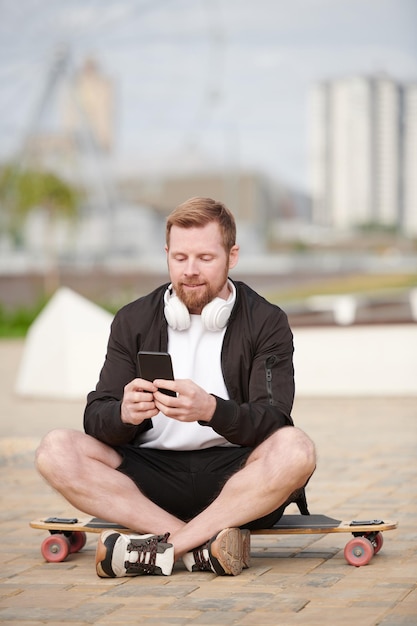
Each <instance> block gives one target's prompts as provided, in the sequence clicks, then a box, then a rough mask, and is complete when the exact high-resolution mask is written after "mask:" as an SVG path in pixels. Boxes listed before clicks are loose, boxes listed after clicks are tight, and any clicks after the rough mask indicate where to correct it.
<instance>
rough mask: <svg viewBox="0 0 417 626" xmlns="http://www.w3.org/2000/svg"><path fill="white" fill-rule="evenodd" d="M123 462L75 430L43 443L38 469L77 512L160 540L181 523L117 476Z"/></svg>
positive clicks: (54, 433) (56, 433)
mask: <svg viewBox="0 0 417 626" xmlns="http://www.w3.org/2000/svg"><path fill="white" fill-rule="evenodd" d="M121 461H122V459H121V457H120V455H119V454H118V453H117V452H116V451H115V450H113V448H111V447H110V446H107V445H105V444H104V443H101V442H100V441H98V440H97V439H95V438H94V437H90V436H89V435H86V434H84V433H82V432H78V431H73V430H53V431H52V432H50V433H49V434H48V435H46V437H45V438H44V439H43V441H42V443H41V445H40V446H39V448H38V450H37V454H36V466H37V469H38V471H39V472H40V474H41V475H42V476H43V477H44V478H45V479H46V480H47V482H48V483H49V484H50V485H51V486H52V487H53V488H54V489H56V490H57V491H58V492H59V493H61V494H62V495H63V496H64V497H65V498H66V500H68V502H70V503H71V504H72V505H73V506H75V507H76V508H77V509H79V510H80V511H83V512H85V513H88V514H89V515H93V516H96V517H100V518H102V519H107V520H108V519H109V517H111V519H110V520H109V521H113V522H115V523H117V524H121V525H123V526H127V527H128V528H132V529H135V530H137V531H138V532H142V533H148V532H150V533H154V534H164V533H166V532H168V531H169V532H171V533H172V532H174V531H176V530H179V529H180V528H182V527H183V526H184V522H182V521H181V520H179V519H177V518H176V517H174V516H173V515H171V514H169V513H167V512H166V511H164V510H163V509H161V508H160V507H158V506H157V505H156V504H154V503H153V502H152V501H151V500H149V499H148V498H146V497H145V496H144V495H143V494H142V493H141V492H140V491H139V489H138V488H137V486H136V485H135V483H134V482H133V481H132V480H131V479H130V478H129V477H128V476H126V475H125V474H122V473H121V472H119V471H117V470H116V468H117V467H118V466H119V465H120V463H121Z"/></svg>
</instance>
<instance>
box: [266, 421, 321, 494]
mask: <svg viewBox="0 0 417 626" xmlns="http://www.w3.org/2000/svg"><path fill="white" fill-rule="evenodd" d="M276 443H277V449H276V452H277V454H279V456H280V457H281V458H282V459H285V465H286V467H287V468H288V469H290V468H291V473H292V475H293V476H294V478H295V480H296V481H297V483H300V484H299V486H304V484H305V483H306V482H307V481H308V479H309V478H310V476H311V475H312V474H313V472H314V470H315V468H316V450H315V446H314V443H313V441H312V440H311V439H310V437H309V436H308V435H307V434H306V433H305V432H304V431H302V430H301V429H300V428H297V427H293V426H291V427H288V428H282V429H280V430H279V431H277V433H276Z"/></svg>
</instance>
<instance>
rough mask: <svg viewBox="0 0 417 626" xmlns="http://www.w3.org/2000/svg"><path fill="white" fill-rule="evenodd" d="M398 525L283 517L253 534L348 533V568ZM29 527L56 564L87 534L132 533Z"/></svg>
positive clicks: (81, 522) (65, 525) (78, 525)
mask: <svg viewBox="0 0 417 626" xmlns="http://www.w3.org/2000/svg"><path fill="white" fill-rule="evenodd" d="M397 525H398V524H397V522H394V521H382V520H380V519H374V520H352V521H342V520H338V519H334V518H333V517H328V516H327V515H283V516H282V518H281V519H280V520H279V522H278V523H277V524H275V526H273V527H272V528H266V529H261V530H253V531H252V534H253V535H306V534H307V535H308V534H317V535H322V534H327V533H351V534H352V535H353V538H352V539H350V541H348V542H347V544H346V546H345V549H344V556H345V559H346V561H347V562H348V563H349V565H355V566H356V567H360V566H361V565H367V564H368V563H369V562H370V560H371V559H372V557H373V556H374V554H377V553H378V552H379V551H380V550H381V548H382V545H383V537H382V533H383V532H384V531H387V530H394V529H395V528H397ZM30 526H31V527H32V528H37V529H39V530H47V531H49V533H50V535H49V537H47V538H46V539H44V540H43V542H42V544H41V553H42V556H43V557H44V558H45V560H46V561H49V562H53V563H58V562H60V561H64V560H65V559H66V558H67V556H68V554H71V553H75V552H78V551H79V550H81V548H83V547H84V545H85V543H86V539H87V537H86V533H88V532H90V533H101V532H102V531H104V530H107V529H110V530H115V531H117V532H133V531H132V530H130V529H128V528H126V527H124V526H119V525H117V524H114V523H112V522H106V521H104V520H102V519H98V518H96V517H80V518H76V517H74V518H60V517H49V518H44V519H38V520H33V521H32V522H30Z"/></svg>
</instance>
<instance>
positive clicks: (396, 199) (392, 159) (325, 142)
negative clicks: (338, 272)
mask: <svg viewBox="0 0 417 626" xmlns="http://www.w3.org/2000/svg"><path fill="white" fill-rule="evenodd" d="M310 111H311V153H310V164H311V179H312V180H311V182H312V197H313V220H314V222H315V223H317V224H323V225H327V226H334V227H336V228H344V229H346V228H352V227H355V226H360V225H365V224H372V223H373V224H378V225H382V226H385V227H394V228H401V229H402V230H403V231H404V232H405V233H406V234H417V217H416V214H417V183H416V182H415V176H413V174H412V172H417V146H416V138H417V86H416V85H412V86H406V85H401V84H398V83H396V82H395V81H394V80H392V79H390V78H388V77H385V76H375V77H361V76H357V77H351V78H345V79H338V80H333V81H327V82H321V83H317V84H316V85H314V87H313V90H312V97H311V106H310Z"/></svg>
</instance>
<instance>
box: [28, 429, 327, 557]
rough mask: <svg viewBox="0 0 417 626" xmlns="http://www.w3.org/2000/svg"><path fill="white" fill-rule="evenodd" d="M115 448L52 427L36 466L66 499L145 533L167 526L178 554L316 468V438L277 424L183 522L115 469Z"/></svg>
mask: <svg viewBox="0 0 417 626" xmlns="http://www.w3.org/2000/svg"><path fill="white" fill-rule="evenodd" d="M120 463H121V457H120V455H119V454H118V453H117V452H116V451H115V450H113V449H112V448H110V447H109V446H106V445H105V444H103V443H101V442H99V441H97V440H96V439H94V438H93V437H90V436H89V435H85V434H84V433H81V432H77V431H69V430H68V431H66V430H57V431H52V432H51V433H49V434H48V435H47V436H46V437H45V439H44V440H43V442H42V444H41V446H40V447H39V449H38V452H37V467H38V470H39V472H40V473H41V474H42V475H43V476H44V478H45V479H46V480H47V481H48V482H49V484H50V485H51V486H52V487H54V488H55V489H56V490H57V491H58V492H59V493H61V494H62V495H63V496H64V497H65V498H66V499H67V500H68V501H69V502H70V503H71V504H73V505H74V506H75V507H76V508H78V509H79V510H81V511H84V512H86V513H88V514H91V515H94V516H97V517H102V518H104V519H108V518H109V513H110V516H111V521H114V522H116V523H118V524H122V525H124V526H127V527H128V528H132V529H136V530H137V531H138V532H142V533H148V532H149V533H154V534H161V535H162V534H164V533H166V532H170V538H169V542H170V543H173V545H174V548H175V556H176V559H178V558H180V557H181V556H182V555H183V554H184V553H185V552H188V551H189V550H191V549H193V548H195V547H197V546H199V545H202V544H203V543H205V542H206V541H207V540H208V539H210V538H211V537H212V536H214V535H215V534H216V533H217V532H219V531H220V530H222V529H223V528H228V527H237V526H241V525H243V524H245V523H247V522H249V521H251V520H254V519H258V518H260V517H263V516H264V515H267V514H268V513H271V512H272V511H274V510H275V509H277V508H278V507H279V506H280V505H281V504H283V503H284V502H285V501H286V500H287V499H288V497H289V496H290V495H291V494H292V493H293V491H295V490H296V489H298V488H300V487H302V486H303V485H304V484H305V483H306V481H307V480H308V478H309V476H310V475H311V474H312V472H313V471H314V468H315V452H314V445H313V444H312V442H311V440H310V439H309V438H308V437H307V435H305V434H304V433H303V432H302V431H301V430H299V429H297V428H293V427H288V428H282V429H280V430H279V431H277V432H276V433H274V434H273V435H271V437H269V438H268V439H267V440H266V441H264V442H263V443H262V444H261V445H260V446H258V447H257V448H256V449H255V450H254V451H253V452H252V454H251V455H250V457H249V459H248V460H247V463H246V465H245V467H244V468H243V469H242V470H240V471H239V472H237V473H236V474H234V475H233V476H232V477H231V478H230V479H229V480H228V481H227V483H226V484H225V485H224V487H223V489H222V491H221V493H220V494H219V496H218V497H217V498H216V500H214V502H212V504H210V505H209V506H208V507H207V509H205V510H204V511H203V512H202V513H200V515H198V516H197V517H195V518H194V519H193V520H191V521H190V522H188V523H187V524H186V523H184V522H183V521H181V520H179V519H177V518H176V517H174V516H173V515H171V514H169V513H167V512H166V511H164V510H163V509H161V508H160V507H158V506H157V505H155V504H154V503H153V502H151V501H150V500H149V499H148V498H146V497H145V496H144V495H143V494H142V493H141V492H140V491H139V489H138V488H137V486H136V485H135V483H134V482H133V481H132V480H131V479H130V478H128V477H127V476H125V475H124V474H122V473H121V472H119V471H117V470H116V468H117V467H118V466H119V465H120Z"/></svg>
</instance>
